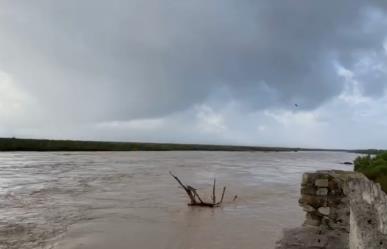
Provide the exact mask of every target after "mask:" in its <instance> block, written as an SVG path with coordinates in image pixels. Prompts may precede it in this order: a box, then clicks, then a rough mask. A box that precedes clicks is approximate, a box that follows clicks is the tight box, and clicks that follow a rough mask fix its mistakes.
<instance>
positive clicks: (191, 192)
mask: <svg viewBox="0 0 387 249" xmlns="http://www.w3.org/2000/svg"><path fill="white" fill-rule="evenodd" d="M169 174H170V175H171V176H172V177H173V178H174V179H175V180H176V181H177V182H178V183H179V185H180V186H181V187H182V188H183V189H184V190H185V192H186V193H187V195H188V197H189V199H190V201H191V202H190V203H189V204H188V205H189V206H199V207H211V208H215V207H219V206H220V205H221V204H222V203H223V199H224V195H225V192H226V187H223V192H222V197H221V199H220V201H219V202H216V179H214V185H213V187H212V203H210V202H205V201H203V200H202V198H201V197H200V196H199V194H198V192H197V189H195V188H193V187H192V186H190V185H184V184H183V183H182V181H181V180H180V179H179V178H178V177H177V176H175V175H174V174H173V173H172V172H171V171H170V172H169Z"/></svg>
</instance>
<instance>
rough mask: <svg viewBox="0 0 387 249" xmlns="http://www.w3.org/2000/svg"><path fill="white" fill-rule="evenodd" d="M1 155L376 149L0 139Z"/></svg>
mask: <svg viewBox="0 0 387 249" xmlns="http://www.w3.org/2000/svg"><path fill="white" fill-rule="evenodd" d="M0 151H274V152H280V151H328V152H329V151H330V152H352V153H360V154H375V153H378V152H380V151H379V150H375V149H359V150H343V149H318V148H289V147H266V146H235V145H208V144H176V143H140V142H104V141H78V140H49V139H19V138H0Z"/></svg>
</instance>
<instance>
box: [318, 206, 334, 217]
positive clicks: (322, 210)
mask: <svg viewBox="0 0 387 249" xmlns="http://www.w3.org/2000/svg"><path fill="white" fill-rule="evenodd" d="M318 212H319V213H320V214H322V215H327V216H328V215H329V214H330V212H331V209H330V208H329V207H320V208H319V209H318Z"/></svg>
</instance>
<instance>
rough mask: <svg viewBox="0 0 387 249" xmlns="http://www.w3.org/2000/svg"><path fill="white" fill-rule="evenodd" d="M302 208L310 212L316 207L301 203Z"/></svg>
mask: <svg viewBox="0 0 387 249" xmlns="http://www.w3.org/2000/svg"><path fill="white" fill-rule="evenodd" d="M302 208H303V209H304V211H305V212H307V213H312V212H315V211H316V209H315V208H314V207H312V206H311V205H303V206H302Z"/></svg>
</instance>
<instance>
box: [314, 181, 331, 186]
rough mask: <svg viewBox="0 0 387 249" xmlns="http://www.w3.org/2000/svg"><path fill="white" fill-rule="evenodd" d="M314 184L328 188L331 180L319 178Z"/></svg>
mask: <svg viewBox="0 0 387 249" xmlns="http://www.w3.org/2000/svg"><path fill="white" fill-rule="evenodd" d="M314 185H316V186H317V187H319V188H327V187H328V186H329V181H328V179H317V180H316V181H315V182H314Z"/></svg>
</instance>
